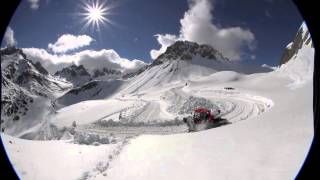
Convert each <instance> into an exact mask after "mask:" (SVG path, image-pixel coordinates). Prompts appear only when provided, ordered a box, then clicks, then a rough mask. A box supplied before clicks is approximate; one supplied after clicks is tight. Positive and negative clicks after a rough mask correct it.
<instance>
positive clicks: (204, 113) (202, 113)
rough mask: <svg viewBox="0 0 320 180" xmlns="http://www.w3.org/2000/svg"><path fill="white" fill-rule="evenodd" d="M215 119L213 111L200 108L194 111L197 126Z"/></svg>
mask: <svg viewBox="0 0 320 180" xmlns="http://www.w3.org/2000/svg"><path fill="white" fill-rule="evenodd" d="M213 119H214V117H213V115H212V114H211V111H210V110H209V109H206V108H198V109H195V110H194V113H193V120H194V123H195V124H199V123H201V122H212V121H213Z"/></svg>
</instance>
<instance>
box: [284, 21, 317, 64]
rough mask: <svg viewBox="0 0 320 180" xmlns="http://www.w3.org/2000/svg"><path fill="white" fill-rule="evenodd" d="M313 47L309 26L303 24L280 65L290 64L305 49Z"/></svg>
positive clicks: (287, 48)
mask: <svg viewBox="0 0 320 180" xmlns="http://www.w3.org/2000/svg"><path fill="white" fill-rule="evenodd" d="M303 46H306V47H311V48H312V47H313V44H312V40H311V36H310V33H309V30H308V28H307V25H306V24H305V23H302V25H301V26H300V28H299V30H298V32H297V34H296V35H295V37H294V39H293V41H292V42H290V43H289V44H288V45H287V47H286V48H285V51H284V53H283V55H282V57H281V59H280V65H281V64H285V63H286V62H288V61H289V60H290V59H291V58H292V57H293V56H294V55H295V54H297V53H298V51H299V50H300V49H301V48H302V47H303Z"/></svg>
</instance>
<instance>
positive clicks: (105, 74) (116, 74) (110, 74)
mask: <svg viewBox="0 0 320 180" xmlns="http://www.w3.org/2000/svg"><path fill="white" fill-rule="evenodd" d="M92 77H93V78H94V79H101V80H102V79H103V80H107V79H119V78H121V77H122V72H121V71H119V70H115V69H108V68H102V69H95V70H94V71H93V73H92Z"/></svg>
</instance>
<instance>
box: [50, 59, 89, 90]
mask: <svg viewBox="0 0 320 180" xmlns="http://www.w3.org/2000/svg"><path fill="white" fill-rule="evenodd" d="M54 75H55V76H59V77H61V78H65V79H66V80H67V81H69V82H71V83H72V84H73V86H74V87H77V86H80V85H83V84H85V83H87V82H89V81H90V80H92V77H91V75H90V74H89V73H88V71H87V70H86V68H85V67H84V66H83V65H79V66H77V65H74V64H73V65H71V66H68V67H65V68H63V69H62V70H60V71H57V72H56V73H54Z"/></svg>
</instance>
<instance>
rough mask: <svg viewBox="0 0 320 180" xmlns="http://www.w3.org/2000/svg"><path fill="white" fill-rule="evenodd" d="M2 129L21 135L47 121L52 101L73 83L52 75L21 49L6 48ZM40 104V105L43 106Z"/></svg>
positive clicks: (3, 62) (2, 85)
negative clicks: (45, 114)
mask: <svg viewBox="0 0 320 180" xmlns="http://www.w3.org/2000/svg"><path fill="white" fill-rule="evenodd" d="M0 55H1V78H2V81H1V87H2V88H1V102H2V106H1V128H2V129H1V130H2V132H6V133H8V134H17V133H20V132H21V131H23V130H26V129H28V128H30V127H32V126H34V125H35V124H37V123H38V122H39V121H41V120H43V115H44V113H45V112H47V111H49V109H50V108H52V106H51V104H50V101H52V100H53V99H55V98H56V97H57V96H58V95H59V94H61V93H62V92H63V91H65V90H67V89H68V88H70V83H68V82H65V81H62V80H61V79H59V78H57V77H54V76H51V75H50V74H49V73H48V72H47V71H46V69H45V68H43V67H42V65H41V64H40V63H33V62H32V61H31V60H29V59H27V57H26V55H25V54H24V53H23V51H22V50H21V49H17V48H15V47H10V48H6V49H2V50H1V51H0ZM39 107H40V108H39Z"/></svg>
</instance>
